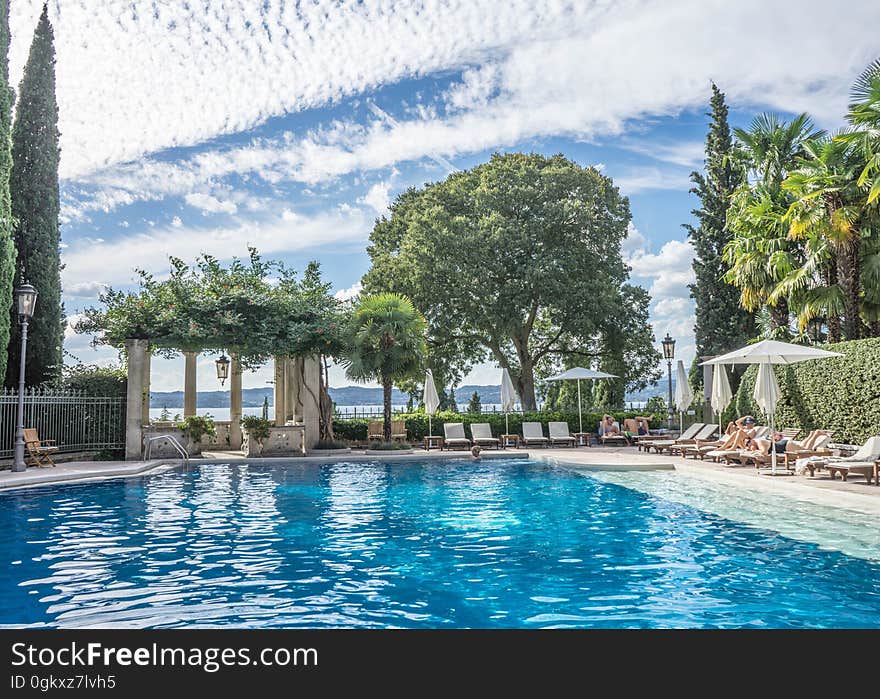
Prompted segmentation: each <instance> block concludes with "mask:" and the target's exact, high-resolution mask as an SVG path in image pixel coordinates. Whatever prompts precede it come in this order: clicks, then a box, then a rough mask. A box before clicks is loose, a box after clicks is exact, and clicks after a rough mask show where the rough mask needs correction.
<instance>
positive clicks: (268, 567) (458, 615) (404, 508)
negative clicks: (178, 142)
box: [0, 460, 880, 628]
mask: <svg viewBox="0 0 880 699" xmlns="http://www.w3.org/2000/svg"><path fill="white" fill-rule="evenodd" d="M0 531H3V532H4V534H5V535H4V537H3V539H2V541H0V624H2V625H4V626H20V625H22V626H44V625H46V626H64V627H96V626H97V627H191V626H200V627H211V626H234V627H252V628H257V627H409V628H417V627H428V628H434V627H481V628H486V627H522V628H543V627H874V626H878V625H880V565H878V564H877V563H876V562H871V561H868V560H864V559H860V558H856V557H850V556H847V555H845V554H843V553H840V552H838V551H834V550H826V549H822V548H820V547H818V546H816V545H814V544H810V543H806V542H801V541H796V540H793V539H790V538H786V537H785V536H782V535H781V534H778V533H775V532H772V531H769V530H765V529H760V528H756V527H750V526H747V525H744V524H739V523H736V522H734V521H731V520H729V519H725V518H723V517H719V516H717V515H712V514H708V513H705V512H702V511H701V510H699V509H696V508H694V507H692V506H689V505H687V504H683V503H680V502H673V501H671V500H668V499H665V498H662V497H658V496H656V495H652V494H649V493H645V492H640V491H638V490H633V489H630V488H627V487H623V486H622V485H619V484H617V483H612V482H606V481H603V480H600V479H598V478H592V477H584V476H581V475H577V474H574V473H572V472H569V471H567V470H565V469H559V468H554V467H551V466H548V465H545V464H541V463H534V462H526V461H520V460H516V461H515V460H509V461H483V462H481V463H479V464H475V463H473V462H470V461H465V460H455V461H445V462H432V463H419V462H417V461H413V462H407V463H400V462H398V463H385V464H382V463H378V462H374V463H336V464H325V465H318V464H309V463H302V462H296V461H293V462H291V463H286V464H273V465H254V464H246V463H242V464H233V465H220V464H217V465H203V466H194V467H190V468H188V469H184V470H173V471H169V472H166V473H162V474H158V475H152V476H146V477H140V478H131V479H125V480H109V481H104V482H99V483H88V484H71V485H60V486H51V487H44V488H35V489H29V490H20V491H13V492H8V493H4V494H2V495H0Z"/></svg>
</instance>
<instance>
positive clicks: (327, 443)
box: [312, 439, 348, 449]
mask: <svg viewBox="0 0 880 699" xmlns="http://www.w3.org/2000/svg"><path fill="white" fill-rule="evenodd" d="M312 449H348V444H346V443H345V442H343V441H342V440H341V439H322V440H321V441H320V442H318V443H317V444H316V445H315V446H313V447H312Z"/></svg>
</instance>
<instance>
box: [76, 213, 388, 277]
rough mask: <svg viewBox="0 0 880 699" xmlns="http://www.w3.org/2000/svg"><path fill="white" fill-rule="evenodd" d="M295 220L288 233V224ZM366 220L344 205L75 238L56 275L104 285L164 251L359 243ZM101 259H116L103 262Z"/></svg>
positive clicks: (187, 256)
mask: <svg viewBox="0 0 880 699" xmlns="http://www.w3.org/2000/svg"><path fill="white" fill-rule="evenodd" d="M292 222H293V223H294V224H295V228H294V232H293V233H292V232H291V223H292ZM371 225H372V222H371V220H370V219H369V217H368V216H367V215H366V214H365V212H364V210H363V209H360V208H353V207H349V208H348V209H346V210H343V209H341V208H340V209H338V210H336V211H331V212H327V213H321V214H317V215H315V216H312V217H307V216H300V215H295V217H294V218H293V219H292V220H291V219H290V218H284V217H283V216H281V215H279V216H271V217H266V218H264V219H257V220H247V221H240V222H235V223H234V224H232V225H230V226H228V227H187V226H182V227H179V228H177V227H174V226H168V227H159V226H157V227H155V228H153V229H149V230H147V231H142V232H140V233H131V234H128V235H126V236H125V237H122V238H116V239H114V240H108V241H104V240H92V241H90V242H86V241H85V240H84V239H82V238H81V239H78V240H77V241H75V242H73V243H71V246H70V248H69V249H68V250H65V251H64V254H63V256H62V262H63V263H64V270H63V271H62V279H63V281H64V285H65V287H71V286H75V285H76V284H83V283H86V282H90V281H92V280H94V279H95V278H98V277H100V278H101V279H103V280H104V281H105V282H106V283H108V284H113V285H117V286H118V285H122V284H128V283H131V281H132V278H133V276H134V275H133V273H132V269H131V268H132V267H133V266H135V265H137V266H138V267H141V268H144V269H148V270H152V271H159V270H164V269H166V268H167V266H168V255H170V254H174V255H175V256H177V257H180V258H182V259H184V260H192V259H194V258H195V257H197V256H198V255H200V254H201V253H204V252H211V253H212V254H214V255H216V256H218V257H220V258H221V259H229V258H231V257H233V256H236V255H237V256H239V257H246V256H247V254H248V253H247V246H248V245H253V246H255V247H256V248H257V249H258V250H259V251H260V252H261V253H262V254H264V255H266V256H270V255H277V254H280V253H290V252H296V251H300V250H308V249H311V248H314V247H317V246H320V245H327V244H334V243H342V242H352V241H357V242H365V241H366V239H367V236H368V235H369V231H370V227H371ZM107 260H117V261H118V264H115V265H112V266H108V265H107Z"/></svg>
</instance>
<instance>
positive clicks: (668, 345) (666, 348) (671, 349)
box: [660, 333, 675, 430]
mask: <svg viewBox="0 0 880 699" xmlns="http://www.w3.org/2000/svg"><path fill="white" fill-rule="evenodd" d="M660 344H661V345H663V358H664V359H665V360H666V371H667V375H668V377H669V402H668V403H667V404H666V420H667V422H668V423H669V424H668V427H669V429H670V430H671V429H672V360H673V359H675V340H673V339H672V338H671V337H670V336H669V333H666V337H664V338H663V341H662V342H661V343H660Z"/></svg>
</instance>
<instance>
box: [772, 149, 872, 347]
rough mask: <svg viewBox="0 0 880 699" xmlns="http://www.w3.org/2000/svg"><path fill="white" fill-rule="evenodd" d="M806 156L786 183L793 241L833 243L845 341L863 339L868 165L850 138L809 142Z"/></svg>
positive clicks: (816, 246) (816, 247)
mask: <svg viewBox="0 0 880 699" xmlns="http://www.w3.org/2000/svg"><path fill="white" fill-rule="evenodd" d="M804 150H805V156H804V157H802V158H800V159H799V164H798V167H797V168H796V169H795V170H793V171H792V172H791V173H790V174H789V176H788V178H787V179H786V180H785V182H784V183H783V187H784V189H785V190H786V191H788V192H789V193H791V195H792V196H793V201H792V203H791V205H790V206H789V209H788V211H787V212H786V214H785V217H784V219H785V221H787V222H788V224H789V237H790V238H791V239H792V240H810V241H812V247H813V249H814V250H821V249H822V241H823V240H824V241H827V243H828V245H829V246H830V248H831V250H832V251H833V257H834V263H835V266H836V282H837V285H838V286H839V287H840V295H841V299H842V305H843V322H842V330H843V335H844V337H845V339H847V340H856V339H858V338H860V337H861V336H862V334H863V333H862V319H861V310H862V254H863V247H862V239H863V238H868V237H870V235H871V231H870V229H869V228H868V227H867V217H866V201H865V195H864V191H863V188H862V187H860V186H859V184H858V179H859V173H860V172H861V170H862V169H863V161H862V159H861V157H860V156H859V154H858V152H857V150H856V149H855V148H853V147H852V146H851V145H850V143H848V142H847V140H845V139H839V138H821V139H817V140H815V141H812V142H809V143H807V144H805V147H804Z"/></svg>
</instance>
